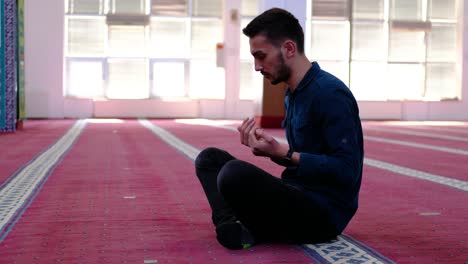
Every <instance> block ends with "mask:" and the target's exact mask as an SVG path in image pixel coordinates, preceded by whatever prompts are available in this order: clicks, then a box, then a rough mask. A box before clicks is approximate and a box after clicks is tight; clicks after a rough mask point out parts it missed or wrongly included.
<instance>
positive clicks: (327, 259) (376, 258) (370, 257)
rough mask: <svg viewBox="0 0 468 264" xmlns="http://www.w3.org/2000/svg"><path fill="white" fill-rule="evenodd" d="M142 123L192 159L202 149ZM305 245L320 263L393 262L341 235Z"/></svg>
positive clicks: (157, 127) (143, 122)
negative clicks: (329, 239) (326, 240)
mask: <svg viewBox="0 0 468 264" xmlns="http://www.w3.org/2000/svg"><path fill="white" fill-rule="evenodd" d="M140 123H141V124H142V125H143V126H145V127H146V128H148V129H149V130H151V131H152V132H153V133H154V134H155V135H156V136H158V137H159V138H161V139H162V140H164V141H165V142H166V143H167V144H169V145H171V146H172V147H174V148H176V149H177V150H178V151H180V152H182V153H184V154H185V155H187V157H189V158H190V159H192V160H194V159H195V158H196V156H197V155H198V153H199V152H200V150H198V149H196V148H194V147H193V146H191V145H189V144H187V143H186V142H184V141H183V140H181V139H180V138H178V137H176V136H175V135H173V134H171V133H170V132H168V131H167V130H165V129H163V128H161V127H159V126H157V125H155V124H153V123H151V122H149V121H148V120H140ZM304 246H305V247H306V248H307V249H308V252H309V254H310V255H311V257H312V258H314V259H316V260H317V259H318V260H319V262H320V263H393V262H391V261H390V260H389V259H387V258H385V257H383V256H381V255H380V254H379V253H377V252H376V251H375V250H373V249H370V248H369V247H361V246H360V245H359V244H357V243H353V239H350V238H346V237H341V236H339V237H338V238H337V239H335V240H333V241H331V242H328V243H320V244H307V245H304Z"/></svg>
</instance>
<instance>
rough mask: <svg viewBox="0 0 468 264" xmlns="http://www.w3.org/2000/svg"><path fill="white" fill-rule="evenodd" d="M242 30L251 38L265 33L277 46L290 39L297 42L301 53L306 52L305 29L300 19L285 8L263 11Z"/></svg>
mask: <svg viewBox="0 0 468 264" xmlns="http://www.w3.org/2000/svg"><path fill="white" fill-rule="evenodd" d="M242 32H243V33H244V35H246V36H247V37H249V38H253V37H255V36H257V35H263V36H265V37H266V38H267V39H268V40H269V41H270V42H271V43H272V44H273V45H274V46H276V47H279V46H280V45H281V43H282V42H283V41H285V40H286V39H290V40H292V41H294V42H296V45H297V50H298V51H299V53H301V54H304V31H303V30H302V27H301V25H300V24H299V20H297V18H296V17H294V16H293V15H292V14H291V13H289V12H288V11H286V10H284V9H281V8H272V9H269V10H267V11H265V12H263V13H262V14H260V15H259V16H257V17H256V18H254V19H253V20H252V21H251V22H250V23H249V24H248V25H247V26H246V27H245V28H244V29H243V30H242Z"/></svg>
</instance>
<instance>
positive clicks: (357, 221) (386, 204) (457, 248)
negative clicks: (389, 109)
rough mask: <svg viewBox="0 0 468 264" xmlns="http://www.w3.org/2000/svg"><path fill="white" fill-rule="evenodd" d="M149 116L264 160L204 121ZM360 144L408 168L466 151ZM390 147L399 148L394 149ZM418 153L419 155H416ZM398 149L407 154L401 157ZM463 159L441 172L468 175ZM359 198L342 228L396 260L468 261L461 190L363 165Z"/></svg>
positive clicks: (467, 213) (185, 134)
mask: <svg viewBox="0 0 468 264" xmlns="http://www.w3.org/2000/svg"><path fill="white" fill-rule="evenodd" d="M154 122H156V123H157V124H158V125H160V126H162V127H165V128H167V129H168V130H170V131H171V132H172V133H174V134H175V135H177V136H180V137H182V138H183V139H184V140H186V141H187V142H189V143H191V144H194V145H195V146H197V147H199V148H203V147H206V146H211V145H215V146H222V147H224V148H225V149H227V150H229V151H231V152H232V153H234V154H237V155H236V156H238V158H243V159H246V160H248V161H251V162H253V163H255V164H257V165H262V163H263V162H262V158H253V157H252V156H251V155H250V154H249V153H248V149H247V148H245V147H244V146H242V145H240V144H239V143H238V142H239V140H238V136H237V134H235V133H234V132H232V131H228V130H224V129H220V128H214V127H206V126H190V125H183V124H177V125H175V124H171V122H170V121H154ZM223 130H224V131H223ZM270 131H271V132H272V133H274V134H275V136H280V137H284V132H283V131H282V130H270ZM365 134H367V131H365ZM195 135H203V136H195ZM365 148H366V150H365V153H366V156H369V157H379V159H380V160H382V161H387V162H395V163H397V162H399V161H401V160H405V161H407V162H404V164H406V165H410V166H409V167H411V168H413V169H418V167H417V166H414V164H417V165H418V166H421V164H428V165H431V166H429V167H428V168H427V169H426V171H427V172H431V173H437V172H444V171H442V170H436V171H434V168H438V166H441V165H440V164H439V160H443V161H444V162H448V163H449V162H450V158H452V161H453V159H455V158H459V159H462V160H463V159H464V160H465V161H466V157H465V156H455V157H452V156H450V155H449V156H448V157H446V156H447V155H445V154H442V155H441V154H439V153H432V151H421V150H417V151H414V149H412V148H408V147H406V148H404V147H396V146H395V145H391V146H388V147H385V148H382V147H381V146H376V144H370V143H369V142H368V141H366V142H365ZM395 148H398V149H399V150H400V151H398V152H397V151H394V149H395ZM407 153H409V154H407ZM418 153H419V155H416V154H418ZM402 155H404V156H405V157H406V158H404V159H402V158H401V157H402ZM434 156H437V158H438V159H439V160H432V161H431V162H432V163H430V162H427V163H424V162H425V161H424V159H425V158H428V157H434ZM421 160H423V161H421ZM411 161H412V162H411ZM264 162H266V161H264ZM400 164H401V163H400ZM438 164H439V165H438ZM466 164H467V163H466V162H464V163H458V164H457V163H455V164H453V163H451V166H453V168H455V169H456V171H454V172H452V171H450V170H448V171H445V173H440V174H442V176H452V175H458V176H459V177H458V178H459V179H462V180H465V181H466V180H468V175H466V173H463V171H465V172H466V171H467V168H468V167H467V165H466ZM401 165H403V164H401ZM265 167H266V166H265ZM269 171H277V169H276V168H275V169H273V170H269ZM457 173H458V174H457ZM453 178H454V177H453ZM360 201H361V202H360V209H359V211H358V214H357V215H356V217H355V218H354V220H353V221H352V222H351V224H350V225H349V226H348V228H347V229H346V230H345V233H347V234H350V235H351V236H353V237H354V238H356V239H358V240H359V241H360V242H363V243H365V244H366V245H368V246H371V247H372V248H374V249H376V250H377V251H378V252H379V253H381V254H383V255H384V256H386V257H389V258H390V259H391V260H393V261H395V262H396V263H464V262H466V261H468V246H467V241H466V239H467V238H468V230H467V229H466V219H467V218H468V209H467V207H466V206H465V205H466V203H467V202H468V196H467V195H466V193H465V192H463V191H460V190H456V189H453V188H450V187H446V186H442V185H438V184H434V183H430V182H426V181H422V180H418V179H413V178H408V177H405V176H401V175H398V174H394V173H391V172H388V171H384V170H379V169H375V168H370V167H368V166H365V171H364V177H363V186H362V192H361V196H360Z"/></svg>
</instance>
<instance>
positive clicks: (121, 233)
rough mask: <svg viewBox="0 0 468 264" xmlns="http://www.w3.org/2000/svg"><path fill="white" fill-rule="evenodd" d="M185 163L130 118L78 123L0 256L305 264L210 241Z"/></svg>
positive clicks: (281, 254) (299, 256)
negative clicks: (80, 128)
mask: <svg viewBox="0 0 468 264" xmlns="http://www.w3.org/2000/svg"><path fill="white" fill-rule="evenodd" d="M197 181H198V180H197V179H196V177H195V175H194V170H193V163H192V162H191V161H190V160H188V159H187V158H186V157H184V156H182V155H180V153H178V152H176V151H175V150H173V149H172V148H170V147H168V146H167V145H166V144H164V143H162V142H161V141H160V140H158V139H157V138H156V137H155V136H154V135H153V134H151V133H150V132H149V131H148V130H146V129H145V128H143V127H142V126H140V125H139V124H138V123H136V122H135V121H126V122H125V123H122V124H88V125H87V127H86V128H85V131H84V132H83V134H82V135H81V137H80V138H79V139H78V141H77V143H76V145H75V146H74V148H73V149H72V150H71V151H70V152H69V153H68V155H67V156H66V157H65V158H64V159H63V161H62V162H61V163H60V164H59V165H58V166H57V168H56V169H55V171H53V173H52V175H50V177H49V179H48V181H47V182H46V184H45V185H44V187H43V188H42V190H41V192H40V193H39V195H38V196H37V197H36V199H35V201H34V202H33V203H32V204H31V205H30V206H29V208H28V209H27V210H26V212H25V214H24V215H23V216H22V218H21V219H20V221H19V222H18V223H16V225H15V226H14V228H13V229H12V230H11V232H10V233H9V234H8V236H7V237H6V238H5V240H4V241H3V242H2V243H1V244H0V251H1V252H2V254H1V255H0V263H145V261H146V262H147V263H156V261H157V263H308V262H309V261H310V258H309V257H308V256H307V255H306V254H304V252H303V251H301V250H299V249H297V248H296V247H293V246H287V245H269V246H259V247H255V248H253V249H252V250H244V251H236V252H232V251H228V250H226V249H224V248H222V247H221V246H219V245H218V244H217V242H216V241H215V238H214V232H213V228H212V226H211V224H210V215H209V210H208V203H207V201H206V199H205V197H204V195H203V191H202V189H201V187H200V186H199V183H198V182H197Z"/></svg>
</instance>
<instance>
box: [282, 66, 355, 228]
mask: <svg viewBox="0 0 468 264" xmlns="http://www.w3.org/2000/svg"><path fill="white" fill-rule="evenodd" d="M285 108H286V119H285V120H284V121H283V127H285V130H286V137H287V139H288V143H289V147H290V148H291V149H293V150H294V151H295V152H299V153H300V160H299V165H298V166H290V167H287V168H286V169H285V170H284V172H283V174H282V178H283V179H284V180H285V181H286V182H290V183H292V184H295V185H297V186H300V187H301V188H302V189H304V190H305V191H306V193H307V194H308V196H310V198H311V199H312V200H313V201H314V202H318V203H319V204H320V205H321V206H323V207H324V208H325V209H326V210H327V212H328V213H329V217H330V218H331V221H332V222H333V223H334V224H335V227H336V228H337V231H338V232H341V231H342V230H343V229H344V228H345V227H346V225H347V224H348V222H349V221H350V220H351V218H352V216H353V215H354V214H355V212H356V210H357V208H358V194H359V189H360V186H361V176H362V166H363V158H364V148H363V135H362V127H361V120H360V118H359V109H358V105H357V103H356V100H355V98H354V96H353V95H352V93H351V91H350V90H349V88H348V87H347V86H346V85H345V84H344V83H343V82H341V81H340V80H339V79H338V78H336V77H335V76H333V75H331V74H330V73H328V72H326V71H323V70H322V69H321V68H320V66H319V65H318V63H317V62H313V63H312V66H311V68H310V69H309V71H308V72H307V73H306V75H305V76H304V78H303V79H302V81H301V82H300V83H299V85H298V86H297V88H296V89H295V90H294V91H291V90H290V89H288V90H287V91H286V96H285Z"/></svg>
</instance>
